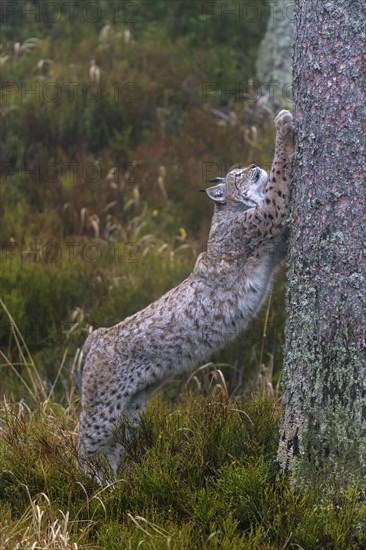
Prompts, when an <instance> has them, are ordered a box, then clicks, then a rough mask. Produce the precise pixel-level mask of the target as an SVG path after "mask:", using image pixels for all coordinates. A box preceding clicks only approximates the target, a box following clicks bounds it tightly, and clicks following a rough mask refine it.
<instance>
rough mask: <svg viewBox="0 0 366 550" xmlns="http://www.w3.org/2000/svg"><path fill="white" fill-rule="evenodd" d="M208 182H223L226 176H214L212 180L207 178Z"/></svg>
mask: <svg viewBox="0 0 366 550" xmlns="http://www.w3.org/2000/svg"><path fill="white" fill-rule="evenodd" d="M207 181H208V183H221V182H222V181H224V178H212V179H210V180H207Z"/></svg>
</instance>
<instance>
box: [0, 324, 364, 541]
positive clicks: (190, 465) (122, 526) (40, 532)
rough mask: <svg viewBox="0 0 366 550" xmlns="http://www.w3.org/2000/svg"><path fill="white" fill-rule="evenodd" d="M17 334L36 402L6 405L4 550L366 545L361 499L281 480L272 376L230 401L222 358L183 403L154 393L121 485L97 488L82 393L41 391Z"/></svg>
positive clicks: (194, 382)
mask: <svg viewBox="0 0 366 550" xmlns="http://www.w3.org/2000/svg"><path fill="white" fill-rule="evenodd" d="M12 330H13V332H14V333H15V334H16V335H17V340H16V341H17V345H18V349H19V354H20V355H21V356H22V357H23V359H24V361H25V365H26V367H27V368H26V369H25V370H24V381H23V382H24V391H26V389H29V391H30V394H31V397H32V399H30V403H31V404H30V405H27V404H26V402H25V401H24V400H22V401H18V402H14V401H11V400H7V399H5V398H3V400H2V402H1V403H0V518H1V519H0V548H2V549H3V548H4V550H7V549H9V550H12V549H15V548H17V549H18V548H19V549H23V548H27V549H28V548H34V549H36V548H42V549H43V548H47V549H48V548H49V549H65V550H66V549H70V550H71V549H74V550H76V549H87V548H90V549H92V548H93V549H101V548H105V549H115V550H117V549H118V550H119V549H134V548H149V549H150V548H151V549H160V548H161V549H176V550H181V549H187V550H188V549H193V548H197V549H200V548H205V549H206V548H207V549H219V548H220V549H222V548H226V549H248V550H249V549H253V548H260V549H265V550H266V549H268V550H269V549H277V548H281V549H285V548H303V549H306V550H307V549H319V550H320V549H335V548H336V549H348V548H366V501H365V495H364V494H362V493H359V492H357V490H355V489H353V490H348V491H339V492H337V493H333V495H332V496H331V497H330V496H329V497H325V496H324V492H322V491H320V490H319V488H317V487H315V486H313V487H311V488H309V489H307V490H306V492H305V491H300V490H298V489H296V488H294V487H291V486H290V485H289V484H288V481H287V479H286V478H284V477H282V476H280V475H279V473H278V470H277V463H276V452H277V446H278V438H279V433H278V429H279V420H280V414H281V408H280V404H279V400H278V396H277V395H276V393H277V392H276V391H271V392H268V386H269V384H271V382H272V381H271V380H270V378H268V379H267V381H266V383H263V376H264V375H263V374H262V378H261V379H260V382H259V384H257V388H256V391H255V392H253V393H252V394H251V395H244V396H241V397H238V396H237V397H234V396H230V389H229V384H228V383H227V381H226V380H225V376H224V374H223V368H224V365H222V368H219V365H215V364H213V363H209V364H207V365H205V366H203V367H201V368H199V369H197V371H196V372H194V373H193V374H192V375H191V377H190V378H189V379H188V381H187V382H186V383H185V388H184V390H183V391H182V392H181V393H180V395H179V397H178V398H177V397H176V395H177V394H176V393H175V399H169V398H168V397H167V396H166V395H167V393H169V392H167V391H166V392H165V395H164V394H159V395H157V396H155V397H154V398H152V399H151V400H150V402H149V404H148V408H147V410H146V412H145V413H144V414H143V417H142V420H141V425H140V427H139V428H137V429H135V430H134V433H133V437H132V438H131V439H130V440H129V441H128V443H126V444H125V458H124V461H123V463H122V464H121V466H120V469H119V471H118V476H117V480H116V481H115V482H113V483H109V484H108V483H106V484H105V485H104V486H100V485H98V484H97V483H96V481H95V480H94V479H93V478H91V477H87V476H85V475H84V474H82V473H81V471H80V468H79V462H78V452H77V431H78V411H79V398H78V396H77V393H76V392H75V389H74V388H72V391H70V392H69V393H68V398H67V399H64V403H63V404H60V403H57V402H56V400H55V399H54V394H53V388H54V386H51V388H50V389H49V390H48V394H47V395H46V397H45V394H44V391H45V390H44V384H42V380H41V379H40V378H39V373H38V372H37V370H36V368H35V365H34V362H33V360H32V358H31V356H30V354H29V353H28V354H27V353H26V351H25V350H26V346H25V342H24V340H23V339H22V337H21V335H20V333H19V330H18V328H17V327H16V325H15V323H14V322H13V321H12ZM9 363H10V361H8V362H7V366H8V367H9V368H11V369H12V370H14V369H15V370H16V369H17V368H18V365H15V364H14V365H10V364H9ZM23 366H24V365H23ZM63 368H64V362H62V363H61V365H60V371H61V370H62V369H63ZM59 376H60V373H59ZM71 384H72V382H71ZM253 387H254V386H253ZM167 389H169V388H167Z"/></svg>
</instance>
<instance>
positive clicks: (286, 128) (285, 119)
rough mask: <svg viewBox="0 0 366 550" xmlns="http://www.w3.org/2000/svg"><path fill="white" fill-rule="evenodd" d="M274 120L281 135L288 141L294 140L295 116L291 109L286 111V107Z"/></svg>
mask: <svg viewBox="0 0 366 550" xmlns="http://www.w3.org/2000/svg"><path fill="white" fill-rule="evenodd" d="M274 122H275V126H276V130H277V132H278V133H279V134H280V135H281V137H282V138H284V139H285V140H286V141H290V140H292V138H293V134H294V118H293V116H292V114H291V113H290V111H286V110H285V109H283V110H282V111H280V112H279V113H278V115H277V116H276V118H275V121H274Z"/></svg>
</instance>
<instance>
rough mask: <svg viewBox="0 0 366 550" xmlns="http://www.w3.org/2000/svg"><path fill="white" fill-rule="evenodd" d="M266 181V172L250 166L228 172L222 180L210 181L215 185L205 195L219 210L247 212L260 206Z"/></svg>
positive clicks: (252, 165)
mask: <svg viewBox="0 0 366 550" xmlns="http://www.w3.org/2000/svg"><path fill="white" fill-rule="evenodd" d="M267 180H268V175H267V172H266V171H265V170H262V168H259V167H258V166H256V165H255V164H251V165H250V166H248V167H247V168H235V169H233V170H230V172H228V173H227V174H226V176H225V177H224V178H214V179H213V180H210V182H211V183H216V185H214V186H212V187H209V188H208V189H206V193H207V194H208V196H209V197H210V199H212V200H213V201H214V202H215V204H216V205H217V207H218V209H219V210H221V209H227V208H232V209H236V210H241V211H244V210H249V208H257V207H258V206H260V205H261V204H262V202H263V200H264V188H265V185H266V183H267Z"/></svg>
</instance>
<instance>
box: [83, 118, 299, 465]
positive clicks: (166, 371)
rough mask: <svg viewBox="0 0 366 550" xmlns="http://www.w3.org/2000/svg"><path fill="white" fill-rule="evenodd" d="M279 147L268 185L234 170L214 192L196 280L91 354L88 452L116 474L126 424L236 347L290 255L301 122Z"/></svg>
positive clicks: (86, 395)
mask: <svg viewBox="0 0 366 550" xmlns="http://www.w3.org/2000/svg"><path fill="white" fill-rule="evenodd" d="M275 125H276V130H277V134H276V148H275V156H274V160H273V165H272V169H271V172H270V176H269V178H268V177H267V173H266V172H265V171H264V170H262V169H260V168H258V167H256V166H255V165H251V166H249V167H248V168H242V169H236V170H231V171H230V172H229V173H228V174H227V175H226V177H225V178H222V179H221V178H217V179H216V180H215V183H216V185H214V186H213V187H211V188H209V189H207V193H208V195H209V197H210V198H211V199H212V200H213V201H214V203H215V211H214V215H213V219H212V224H211V230H210V235H209V240H208V244H207V251H206V252H203V253H202V254H200V256H199V257H198V259H197V261H196V264H195V266H194V269H193V272H192V273H191V275H190V276H189V277H188V278H187V279H186V280H185V281H183V282H182V283H181V284H180V285H179V286H177V287H176V288H173V289H172V290H170V291H169V292H167V293H166V294H165V295H164V296H162V297H161V298H159V299H158V300H156V301H155V302H153V303H152V304H150V305H149V306H147V307H146V308H145V309H144V310H142V311H139V312H138V313H135V314H134V315H132V316H131V317H128V318H127V319H125V320H124V321H122V322H120V323H118V324H117V325H115V326H113V327H111V328H100V329H98V330H96V331H94V332H93V333H92V334H91V335H90V336H89V337H88V339H87V340H86V342H85V344H84V348H83V353H84V370H83V376H82V398H81V402H82V410H81V416H80V452H81V457H82V460H83V461H84V463H86V462H87V458H88V457H93V456H97V455H99V454H100V453H104V454H105V455H106V457H107V459H108V461H109V463H110V465H111V467H112V469H113V471H114V472H115V473H116V471H117V467H118V463H119V461H120V456H121V446H120V445H118V444H117V443H116V441H115V440H114V431H115V427H116V424H117V423H118V422H119V421H120V420H121V418H127V419H128V420H129V421H130V422H131V421H132V422H133V421H136V422H138V418H139V414H140V413H141V411H142V410H143V408H144V407H145V403H146V400H147V398H148V397H149V395H150V394H151V392H152V391H153V390H154V389H155V388H157V387H159V385H160V384H161V383H163V382H164V381H165V380H167V379H168V378H170V377H172V376H176V375H179V374H182V373H185V372H187V371H189V370H190V369H192V368H193V367H195V366H196V365H197V364H199V363H200V362H201V361H204V360H206V359H207V358H208V357H209V356H210V355H211V354H212V353H213V352H215V351H217V350H218V349H220V348H222V347H223V346H224V345H225V344H226V343H228V342H229V341H231V340H233V339H234V338H235V337H236V336H237V335H238V334H239V333H240V332H241V331H242V330H243V329H244V328H245V327H246V326H247V325H248V323H249V321H250V320H251V319H252V318H253V317H254V316H255V315H256V314H257V313H258V311H259V310H260V308H261V306H262V305H263V302H264V300H265V298H266V296H267V294H268V291H269V289H270V285H271V282H272V278H273V273H274V271H275V268H276V267H277V266H278V264H279V262H280V261H281V259H282V258H283V256H284V251H285V246H284V231H285V222H286V215H287V202H288V184H289V180H290V171H291V156H292V141H293V122H292V115H291V113H289V112H288V111H281V112H280V113H279V114H278V116H277V117H276V119H275Z"/></svg>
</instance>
